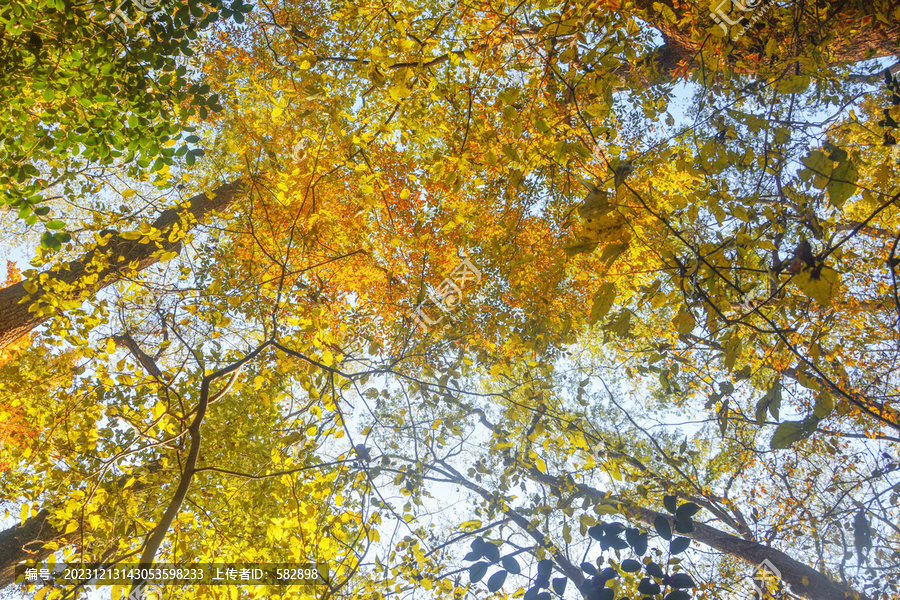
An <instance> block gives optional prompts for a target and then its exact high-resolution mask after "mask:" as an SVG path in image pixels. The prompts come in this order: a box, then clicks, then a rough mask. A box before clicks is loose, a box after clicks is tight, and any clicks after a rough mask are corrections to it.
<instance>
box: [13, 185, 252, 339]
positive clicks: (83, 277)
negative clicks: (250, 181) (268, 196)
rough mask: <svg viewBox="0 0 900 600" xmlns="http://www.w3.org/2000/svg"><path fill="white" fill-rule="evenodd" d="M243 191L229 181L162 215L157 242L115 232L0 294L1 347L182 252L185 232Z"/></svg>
mask: <svg viewBox="0 0 900 600" xmlns="http://www.w3.org/2000/svg"><path fill="white" fill-rule="evenodd" d="M244 189H245V186H244V182H243V181H242V180H237V181H233V182H231V183H228V184H225V185H222V186H220V187H218V188H216V189H215V190H213V191H212V192H211V193H203V194H199V195H197V196H194V197H193V198H191V199H190V200H188V201H187V202H185V203H184V204H182V205H181V206H178V207H176V208H170V209H168V210H166V211H164V212H163V213H162V214H160V215H159V217H158V218H157V219H156V221H154V222H153V225H152V226H153V229H155V230H157V231H158V232H159V237H158V238H157V239H156V241H155V242H154V241H149V240H147V241H144V240H142V239H127V238H125V237H122V235H121V234H119V233H115V232H114V233H113V234H112V235H111V236H110V237H109V238H108V239H106V241H105V243H104V242H101V244H100V245H98V246H97V247H96V248H94V249H92V250H91V251H90V252H88V253H87V254H85V255H84V256H82V257H81V258H80V259H78V260H74V261H71V262H69V263H66V264H63V265H60V266H58V267H55V268H54V269H52V270H51V271H49V272H46V273H42V274H41V278H44V276H45V275H49V277H48V278H47V280H46V281H43V282H40V283H39V282H37V281H23V282H20V283H17V284H15V285H12V286H9V287H7V288H4V289H2V290H0V349H3V348H5V347H6V346H8V345H9V344H11V343H12V342H14V341H16V340H17V339H19V338H20V337H22V336H23V335H25V334H26V333H28V332H29V331H31V330H32V329H34V328H35V327H37V326H38V325H40V324H41V323H44V322H45V321H47V320H48V319H50V317H51V316H53V313H54V312H55V310H58V309H55V307H57V306H65V305H69V306H71V305H73V304H78V303H80V301H82V300H84V299H86V298H88V297H90V296H92V295H94V294H96V293H97V292H99V291H100V290H102V289H103V288H105V287H107V286H108V285H111V284H113V283H115V282H116V281H118V280H119V279H120V278H121V277H122V276H123V275H126V274H128V273H136V272H138V271H141V270H143V269H146V268H147V267H149V266H150V265H153V264H155V263H156V262H158V261H159V258H160V255H161V254H163V253H166V252H178V251H180V249H181V239H182V237H183V233H184V232H185V231H187V230H189V229H190V228H191V227H193V226H194V225H195V224H196V223H197V222H198V221H201V220H202V219H203V218H204V217H206V216H208V215H209V214H210V213H212V212H215V211H218V210H222V209H224V208H225V207H227V206H228V205H230V204H231V203H232V202H234V200H235V199H236V198H237V197H238V196H239V195H240V194H241V192H242V191H243V190H244ZM32 286H35V287H36V289H35V287H32ZM26 288H30V289H32V291H33V293H31V294H29V292H28V291H27V289H26ZM51 300H52V301H53V302H52V303H50V301H51ZM35 309H40V310H38V311H37V312H36V311H35Z"/></svg>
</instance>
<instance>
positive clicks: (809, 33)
mask: <svg viewBox="0 0 900 600" xmlns="http://www.w3.org/2000/svg"><path fill="white" fill-rule="evenodd" d="M772 3H773V1H772V0H769V1H768V2H761V3H760V7H759V8H758V9H756V10H757V11H763V10H767V9H766V8H765V5H768V6H771V5H772ZM655 4H662V5H664V6H666V7H668V8H669V9H671V11H672V13H673V14H674V15H675V17H676V21H675V22H671V21H668V20H667V19H666V18H665V17H664V15H663V13H662V12H661V11H657V10H656V8H655V7H654V5H655ZM876 4H878V5H879V6H880V8H882V9H886V8H887V7H888V6H889V5H890V4H891V2H884V1H879V2H872V3H852V2H838V3H835V4H833V5H832V6H831V7H829V10H828V11H827V12H825V11H822V12H820V13H816V14H815V15H813V14H812V13H811V12H810V11H811V10H812V9H811V8H810V7H809V6H806V7H805V10H806V13H804V14H802V15H797V13H796V11H795V17H794V18H795V19H797V20H798V21H799V23H798V32H799V38H798V37H795V36H796V35H797V32H793V31H792V32H789V33H788V34H785V35H786V36H787V35H790V36H791V37H790V39H787V37H786V38H785V40H784V41H785V42H790V44H789V45H790V46H792V47H793V48H794V51H795V52H797V51H803V49H804V48H809V47H811V46H818V47H819V48H820V49H821V50H822V51H823V54H824V56H826V57H827V60H828V62H829V63H830V64H832V65H839V64H853V63H856V62H859V61H862V60H867V59H871V58H883V57H889V56H894V57H896V56H898V54H900V23H892V24H887V23H884V22H881V21H879V20H878V19H877V18H873V19H872V21H871V22H870V23H868V24H867V25H865V26H863V25H862V24H861V23H862V22H863V19H865V18H866V17H870V16H874V15H875V13H876V6H875V5H876ZM717 5H718V3H714V5H713V7H712V8H715V6H717ZM726 6H728V4H727V3H726ZM635 7H636V8H637V9H638V10H641V11H644V13H645V15H646V17H645V18H646V20H647V22H648V23H649V24H650V25H651V26H652V27H653V28H654V29H657V30H658V31H659V32H660V34H661V35H662V38H663V44H662V45H661V46H660V47H659V48H657V49H656V51H655V52H654V54H653V56H652V57H651V60H652V62H653V66H654V68H653V69H652V73H650V74H643V75H642V76H641V78H642V79H643V80H644V82H645V83H647V84H651V85H652V84H659V83H667V82H669V81H671V79H672V76H673V74H674V72H675V70H676V69H677V68H678V66H679V63H681V62H682V61H684V62H685V64H687V65H688V68H689V69H691V70H694V69H701V68H703V65H702V64H701V60H700V58H699V56H698V54H699V52H700V50H701V48H702V47H703V42H704V38H705V33H702V32H700V33H698V31H696V30H695V31H692V29H693V28H694V27H693V26H692V25H691V23H690V21H691V20H693V21H695V22H696V20H697V19H700V21H699V23H698V24H699V25H702V26H703V27H712V26H714V24H715V23H714V21H713V19H712V17H710V16H709V15H708V14H705V15H703V16H697V15H696V9H693V10H692V8H690V5H689V4H676V3H674V2H673V0H636V2H635ZM800 9H801V10H802V9H804V6H803V5H800ZM768 10H769V11H771V10H772V9H768ZM691 11H692V12H695V15H694V16H693V17H690V16H688V19H689V21H688V24H687V25H685V24H683V23H681V20H682V19H683V18H684V17H686V16H687V13H688V12H691ZM730 15H731V18H732V19H737V18H739V17H740V16H745V15H746V17H747V18H748V19H749V18H750V16H751V15H754V12H748V13H743V12H741V11H740V10H739V9H737V8H732V10H731V11H730ZM770 17H771V15H770V14H769V13H763V14H762V18H761V19H759V22H758V23H757V24H756V27H760V28H763V32H762V34H761V33H760V32H759V31H755V30H753V29H752V28H751V29H750V30H748V31H747V32H746V33H745V34H744V36H743V37H741V39H740V48H739V49H737V50H736V55H735V56H730V57H727V58H726V60H727V61H728V62H730V63H732V64H734V63H735V62H736V59H737V58H744V59H746V58H748V57H749V56H751V55H757V56H761V57H765V56H766V54H765V47H766V42H768V40H769V37H771V36H772V34H773V31H772V30H767V29H766V27H767V25H768V24H769V23H770ZM745 23H746V21H745ZM849 24H854V30H853V31H852V35H848V36H845V35H834V29H835V27H836V26H838V25H849ZM735 27H737V26H735ZM761 60H762V59H761ZM623 75H625V76H627V75H626V72H623ZM632 75H633V73H632ZM878 79H879V78H875V80H873V81H877V80H878Z"/></svg>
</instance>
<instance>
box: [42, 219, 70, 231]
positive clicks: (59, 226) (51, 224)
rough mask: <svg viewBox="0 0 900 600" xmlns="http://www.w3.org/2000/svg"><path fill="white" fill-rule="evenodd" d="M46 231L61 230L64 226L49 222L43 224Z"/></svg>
mask: <svg viewBox="0 0 900 600" xmlns="http://www.w3.org/2000/svg"><path fill="white" fill-rule="evenodd" d="M44 226H45V227H46V228H47V229H62V228H63V227H65V226H66V224H65V223H63V222H62V221H49V222H47V223H45V224H44Z"/></svg>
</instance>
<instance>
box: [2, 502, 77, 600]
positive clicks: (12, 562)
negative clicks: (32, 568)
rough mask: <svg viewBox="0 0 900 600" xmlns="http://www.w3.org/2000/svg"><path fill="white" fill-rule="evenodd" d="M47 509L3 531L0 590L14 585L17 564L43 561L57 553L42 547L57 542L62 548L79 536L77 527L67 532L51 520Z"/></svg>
mask: <svg viewBox="0 0 900 600" xmlns="http://www.w3.org/2000/svg"><path fill="white" fill-rule="evenodd" d="M49 516H50V511H49V510H47V509H46V508H45V509H43V510H41V512H39V513H38V514H37V515H36V516H34V517H31V518H30V519H28V520H26V521H25V522H24V523H19V524H18V525H15V526H13V527H10V528H9V529H7V530H6V531H2V532H0V589H2V588H5V587H6V586H8V585H9V584H11V583H12V582H13V581H14V580H15V577H16V565H17V564H19V563H21V562H22V561H25V560H27V561H44V560H47V557H48V556H50V555H51V554H53V553H54V552H55V550H51V549H49V548H44V547H43V546H44V545H45V544H47V543H50V542H56V543H57V544H59V547H63V546H66V545H68V544H71V543H73V542H74V541H75V540H76V539H78V535H79V532H78V531H77V530H76V531H74V532H72V533H69V534H68V535H66V534H65V533H63V532H62V531H60V530H58V529H56V528H55V527H53V526H52V525H51V524H50V522H49V521H48V517H49Z"/></svg>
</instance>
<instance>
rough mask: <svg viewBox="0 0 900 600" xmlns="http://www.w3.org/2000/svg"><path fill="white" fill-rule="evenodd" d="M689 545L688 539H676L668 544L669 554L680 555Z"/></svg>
mask: <svg viewBox="0 0 900 600" xmlns="http://www.w3.org/2000/svg"><path fill="white" fill-rule="evenodd" d="M690 545H691V540H690V538H686V537H677V538H675V539H674V540H672V541H671V543H669V552H671V553H672V554H681V553H682V552H684V551H685V550H687V549H688V546H690Z"/></svg>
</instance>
